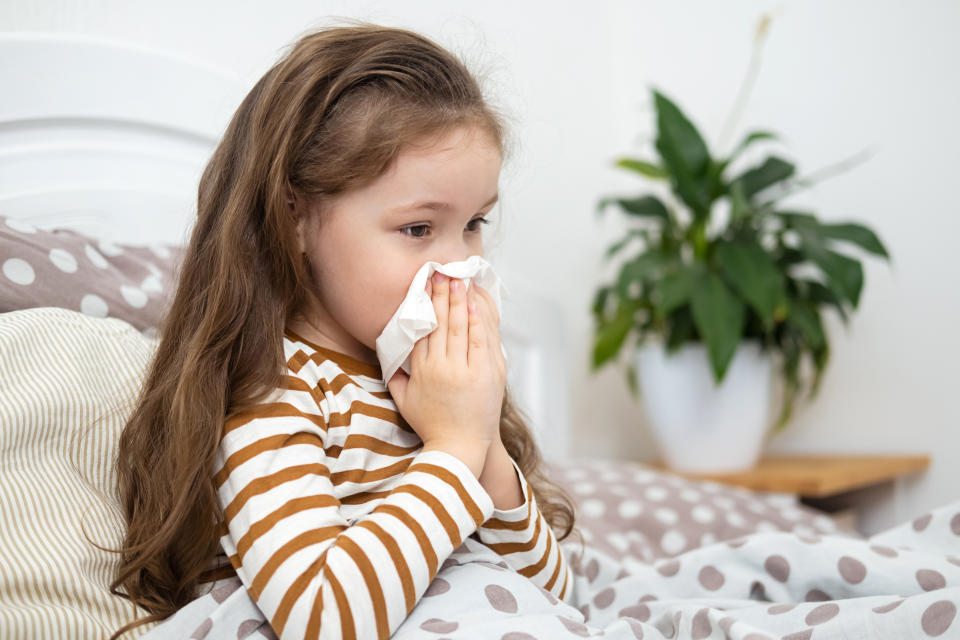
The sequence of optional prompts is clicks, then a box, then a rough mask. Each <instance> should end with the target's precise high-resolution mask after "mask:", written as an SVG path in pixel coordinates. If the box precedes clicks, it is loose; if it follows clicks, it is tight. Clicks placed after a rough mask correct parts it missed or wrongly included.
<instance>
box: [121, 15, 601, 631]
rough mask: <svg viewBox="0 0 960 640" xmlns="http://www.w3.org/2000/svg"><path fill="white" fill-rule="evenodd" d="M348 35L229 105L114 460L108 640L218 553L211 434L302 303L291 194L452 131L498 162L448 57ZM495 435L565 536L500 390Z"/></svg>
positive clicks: (170, 603)
mask: <svg viewBox="0 0 960 640" xmlns="http://www.w3.org/2000/svg"><path fill="white" fill-rule="evenodd" d="M350 22H351V23H352V24H351V25H346V26H335V27H328V28H325V29H320V30H316V31H312V32H310V33H308V34H306V35H304V36H303V37H301V38H300V39H299V40H298V41H297V42H295V43H294V45H293V46H292V47H291V48H290V50H289V52H288V53H287V54H286V55H285V56H284V57H283V58H281V59H280V60H279V61H278V62H277V63H276V64H275V65H274V66H273V67H272V68H270V70H269V71H267V73H266V74H265V75H264V76H263V77H262V78H261V79H260V80H259V81H258V82H257V83H256V85H255V86H254V87H253V89H252V90H251V91H250V93H249V94H248V95H247V96H246V97H245V98H244V100H243V102H242V103H241V104H240V107H239V108H238V109H237V112H236V113H235V114H234V116H233V118H232V120H231V121H230V124H229V125H228V127H227V129H226V131H225V133H224V135H223V137H222V139H221V141H220V143H219V145H218V146H217V148H216V150H215V151H214V153H213V155H212V157H211V159H210V161H209V163H208V164H207V166H206V168H205V170H204V172H203V174H202V176H201V179H200V185H199V193H198V202H197V220H196V222H195V224H194V228H193V231H192V235H191V237H190V241H189V244H188V245H187V247H186V249H185V252H184V255H183V258H182V262H181V264H180V268H179V275H178V277H179V283H178V287H177V290H176V293H175V295H174V297H173V300H172V301H171V306H170V308H169V311H168V312H167V314H166V316H165V319H164V321H163V323H162V324H161V327H160V344H159V347H158V349H157V352H156V356H155V358H154V360H153V362H152V363H151V365H150V368H149V370H148V372H147V375H146V377H145V380H144V384H143V387H142V389H141V391H140V395H139V396H138V399H137V404H136V407H135V409H134V411H133V412H132V414H131V416H130V419H129V421H128V423H127V424H126V426H125V428H124V430H123V433H122V435H121V438H120V444H119V456H118V461H117V473H118V475H119V487H120V494H121V501H122V504H123V508H124V513H125V516H126V522H127V529H126V535H125V538H124V541H123V548H122V549H121V551H120V553H121V563H120V567H119V570H118V572H117V575H116V579H115V581H114V582H113V583H112V585H111V591H112V592H113V593H115V594H117V595H120V596H123V597H126V598H129V599H130V600H131V601H132V602H133V603H134V604H135V605H137V606H139V607H141V608H142V609H144V610H146V611H147V612H149V614H150V615H147V616H145V617H143V618H140V619H139V620H136V621H134V622H132V623H130V624H129V625H127V626H125V627H123V628H121V629H120V630H118V631H117V633H115V634H114V636H113V637H117V636H119V635H121V634H122V633H124V632H125V631H127V630H129V629H131V628H133V627H136V626H138V625H140V624H144V623H147V622H153V621H157V620H162V619H164V618H166V617H168V616H170V615H171V614H173V613H174V612H175V611H176V610H177V609H178V608H180V607H183V606H184V605H186V604H187V603H188V602H189V601H190V600H192V599H193V598H195V597H196V596H197V587H198V586H199V584H200V583H201V582H204V581H205V580H204V575H203V574H204V573H205V572H206V571H207V570H208V569H209V568H210V563H211V561H212V559H213V557H214V556H215V555H216V553H217V550H218V543H219V537H218V535H219V534H218V530H219V527H220V525H221V524H222V522H223V516H222V513H221V510H220V508H219V505H218V503H217V495H216V491H215V489H214V483H213V477H214V473H215V472H216V468H215V466H214V464H215V463H214V460H215V454H216V451H217V447H218V445H219V441H220V435H221V428H222V426H223V424H224V422H225V420H226V419H228V418H229V417H230V416H231V415H234V414H236V413H239V412H242V411H244V410H246V409H249V408H250V407H252V406H253V405H256V404H258V402H259V401H260V400H261V399H263V398H264V397H266V395H268V394H269V393H270V392H271V391H272V390H274V389H276V388H278V387H280V386H282V385H281V383H282V379H283V375H284V371H285V364H286V363H285V360H284V357H283V341H282V336H283V331H284V328H285V326H286V323H287V320H288V318H290V317H291V316H292V315H293V314H295V313H297V312H298V311H299V310H300V309H301V308H302V305H303V303H304V302H305V300H306V299H307V295H308V291H309V290H310V288H309V276H308V273H307V269H306V267H307V265H306V264H305V263H304V262H303V261H302V260H301V257H300V255H299V253H298V249H297V241H296V239H297V238H296V230H295V226H294V222H293V219H292V217H291V215H290V211H289V207H288V204H287V196H288V194H295V196H296V197H298V198H299V197H300V196H303V197H304V198H305V199H307V200H308V201H310V202H315V203H318V204H319V205H320V207H319V208H320V210H321V211H322V210H323V205H324V204H325V203H327V202H329V200H330V199H332V198H334V197H336V196H337V195H338V194H342V193H344V192H346V191H348V190H350V189H354V188H359V187H362V186H365V185H367V184H369V183H370V182H371V181H373V180H374V179H376V178H377V177H378V176H380V175H381V174H382V173H384V172H385V171H386V170H387V169H388V168H389V166H390V165H391V163H392V162H393V161H394V160H395V159H396V158H397V156H398V154H399V153H400V151H401V150H402V149H403V148H404V146H405V145H407V144H410V143H413V142H416V141H418V140H422V139H424V138H426V137H431V136H434V135H438V134H443V133H445V132H448V131H451V130H452V129H454V128H456V127H458V126H462V125H470V126H477V127H480V128H481V130H483V131H485V132H487V133H488V134H489V135H490V137H491V139H492V140H494V141H496V143H497V144H498V145H499V148H500V150H501V156H502V155H503V151H504V148H505V144H504V135H505V130H506V128H505V126H504V124H503V119H502V116H501V115H500V114H499V113H498V112H497V111H496V109H495V108H493V107H491V106H490V105H489V104H488V103H487V102H486V101H485V100H484V98H483V95H482V91H481V89H480V86H479V84H478V82H477V80H476V79H475V78H474V77H473V75H472V74H471V73H470V72H469V71H468V69H467V68H466V66H465V65H464V64H463V63H462V62H461V61H460V60H459V59H458V58H457V57H455V56H454V55H452V54H451V53H450V52H448V51H446V50H445V49H443V48H442V47H440V46H438V45H437V44H435V43H434V42H432V41H431V40H429V39H427V38H425V37H424V36H422V35H419V34H417V33H414V32H411V31H407V30H404V29H397V28H388V27H382V26H378V25H372V24H369V23H364V22H357V21H350ZM500 433H501V438H502V440H503V443H504V445H505V447H506V449H507V451H508V452H509V453H510V455H511V456H512V457H513V458H514V459H515V460H516V461H517V464H518V466H519V467H520V468H521V470H522V471H523V473H524V475H525V477H526V478H527V480H528V482H529V483H530V484H531V486H532V488H533V489H534V495H535V496H536V499H537V502H538V504H539V507H540V509H541V511H542V513H543V515H544V517H545V518H546V519H547V521H548V522H549V523H550V525H551V526H552V527H553V529H554V531H555V532H556V534H557V536H558V539H559V540H563V539H565V538H566V537H567V536H569V535H570V534H571V533H572V532H574V531H576V533H577V534H578V535H579V533H580V532H579V531H578V530H576V529H575V527H574V505H573V502H572V500H570V498H569V496H568V495H567V494H566V493H565V492H564V491H563V490H562V489H561V488H560V487H559V486H557V485H555V484H554V483H552V482H551V481H550V480H549V479H548V478H547V477H546V476H545V474H544V471H543V469H542V468H541V454H540V452H539V451H538V448H537V446H536V443H535V441H534V439H533V437H532V434H531V432H530V430H529V428H528V427H527V425H526V423H525V421H524V418H523V415H522V414H521V412H520V411H519V410H518V409H517V408H516V407H515V406H514V405H513V404H512V402H511V400H510V395H509V391H508V392H507V393H505V395H504V399H503V407H502V409H501V417H500ZM581 542H582V537H581Z"/></svg>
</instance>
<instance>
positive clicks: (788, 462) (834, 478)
mask: <svg viewBox="0 0 960 640" xmlns="http://www.w3.org/2000/svg"><path fill="white" fill-rule="evenodd" d="M649 465H650V466H651V467H655V468H658V469H661V470H664V471H669V472H670V473H675V474H677V475H680V476H684V477H687V478H691V479H698V480H713V481H715V482H721V483H724V484H730V485H735V486H739V487H745V488H747V489H753V490H756V491H775V492H780V493H792V494H795V495H797V496H798V497H799V498H800V501H801V502H803V503H804V504H807V505H809V506H812V507H815V508H817V509H821V510H824V511H827V512H830V513H831V515H833V516H834V518H835V519H836V520H837V521H838V524H841V525H843V524H846V525H847V526H850V527H852V528H854V529H855V528H856V525H857V522H856V509H855V507H856V504H853V505H851V504H850V500H844V499H843V497H844V496H845V495H847V494H850V493H851V492H854V491H856V490H858V489H864V488H866V487H870V486H872V485H876V484H879V483H882V482H888V481H894V480H898V479H900V478H903V477H905V476H907V475H910V474H913V473H918V472H920V471H923V470H925V469H926V468H928V467H929V466H930V456H926V455H910V456H826V455H774V454H771V455H767V456H764V457H763V458H761V459H760V461H759V462H758V463H757V465H756V466H755V467H754V468H752V469H749V470H746V471H740V472H735V473H707V474H698V473H684V472H679V471H674V470H672V469H669V468H668V467H666V465H664V464H663V463H662V462H654V463H649ZM854 503H855V501H854ZM851 507H853V508H851Z"/></svg>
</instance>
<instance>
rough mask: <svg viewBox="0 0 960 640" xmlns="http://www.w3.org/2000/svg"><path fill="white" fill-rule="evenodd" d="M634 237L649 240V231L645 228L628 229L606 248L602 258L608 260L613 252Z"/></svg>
mask: <svg viewBox="0 0 960 640" xmlns="http://www.w3.org/2000/svg"><path fill="white" fill-rule="evenodd" d="M636 237H641V238H643V239H644V240H646V241H647V242H649V241H650V233H649V232H648V231H647V230H646V229H630V230H629V231H628V232H627V236H626V237H625V238H623V239H621V240H619V241H617V242H616V243H614V244H612V245H610V246H609V247H608V248H607V250H606V252H605V253H604V254H603V259H604V260H605V261H606V260H610V258H612V257H613V256H614V254H616V253H617V252H618V251H620V250H621V249H623V248H624V247H625V246H627V244H628V243H629V242H630V241H631V240H633V239H634V238H636Z"/></svg>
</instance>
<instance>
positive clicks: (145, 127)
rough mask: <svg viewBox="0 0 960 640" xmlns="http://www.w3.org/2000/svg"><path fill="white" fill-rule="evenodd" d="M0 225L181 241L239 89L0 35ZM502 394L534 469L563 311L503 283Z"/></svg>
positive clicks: (124, 48) (201, 68) (159, 59)
mask: <svg viewBox="0 0 960 640" xmlns="http://www.w3.org/2000/svg"><path fill="white" fill-rule="evenodd" d="M0 87H2V89H0V215H5V216H9V217H13V218H18V219H23V220H25V221H27V222H30V223H31V224H33V225H34V226H37V227H40V228H69V229H75V230H77V231H81V232H84V233H87V234H90V235H92V236H95V237H97V238H102V239H105V240H108V241H112V242H115V243H127V244H153V243H170V244H185V243H186V241H187V239H188V237H189V231H190V228H191V227H192V224H193V220H194V219H195V217H196V194H197V182H198V180H199V178H200V173H201V172H202V170H203V167H204V165H205V164H206V162H207V159H208V158H209V156H210V154H211V153H212V151H213V148H214V146H215V145H216V142H217V140H218V139H219V137H220V136H221V135H222V133H223V131H224V129H225V128H226V125H227V123H228V122H229V120H230V117H231V115H232V114H233V112H234V110H235V109H236V108H237V106H238V105H239V104H240V101H241V100H242V99H243V96H244V95H245V93H246V91H247V90H248V87H245V86H244V83H243V82H242V81H241V80H240V78H239V76H236V75H235V74H233V73H231V72H229V71H225V70H222V69H216V68H214V67H211V66H209V65H207V64H203V63H200V62H197V61H194V60H188V59H185V58H181V57H177V56H174V55H171V54H169V53H164V52H159V51H153V50H149V49H145V48H142V47H139V46H133V45H130V44H127V43H121V42H111V41H107V40H102V39H94V38H89V37H82V36H75V35H64V34H51V33H40V32H15V33H3V32H0ZM504 284H505V288H506V290H507V293H506V294H505V295H504V298H503V319H502V324H501V335H502V339H503V343H504V347H505V349H506V350H507V354H508V363H507V367H508V383H509V386H510V389H511V392H512V394H513V396H514V398H515V400H516V401H517V404H518V405H519V406H520V408H521V409H522V410H523V411H524V413H525V414H526V415H527V416H528V417H529V418H530V422H531V425H532V427H533V428H534V431H535V433H536V434H537V438H538V441H539V443H540V446H541V448H542V450H543V452H544V455H545V457H546V458H547V459H555V458H562V457H566V456H567V455H568V453H569V442H570V425H569V420H568V413H569V412H568V404H567V398H568V397H569V393H568V391H567V381H566V380H567V379H566V371H567V368H566V366H565V363H564V362H563V361H562V356H563V354H564V350H565V337H564V327H563V323H562V318H563V313H562V309H561V308H560V306H559V305H558V304H557V303H556V302H555V301H550V300H547V299H545V298H543V297H542V296H541V295H540V294H539V293H538V292H537V291H536V290H535V289H534V288H533V287H532V286H530V285H524V284H522V283H520V282H516V281H511V280H508V279H507V278H504Z"/></svg>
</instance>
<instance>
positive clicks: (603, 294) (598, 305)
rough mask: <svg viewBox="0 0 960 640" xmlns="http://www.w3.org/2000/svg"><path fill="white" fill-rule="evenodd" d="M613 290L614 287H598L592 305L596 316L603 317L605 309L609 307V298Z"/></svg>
mask: <svg viewBox="0 0 960 640" xmlns="http://www.w3.org/2000/svg"><path fill="white" fill-rule="evenodd" d="M612 291H613V287H600V288H599V289H597V292H596V293H595V294H594V295H593V304H592V305H590V310H591V311H592V312H593V315H594V317H596V318H602V317H603V310H604V309H606V307H607V298H609V297H610V293H611V292H612Z"/></svg>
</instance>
